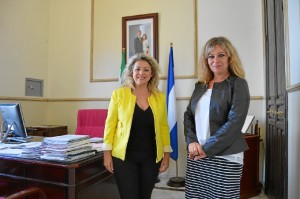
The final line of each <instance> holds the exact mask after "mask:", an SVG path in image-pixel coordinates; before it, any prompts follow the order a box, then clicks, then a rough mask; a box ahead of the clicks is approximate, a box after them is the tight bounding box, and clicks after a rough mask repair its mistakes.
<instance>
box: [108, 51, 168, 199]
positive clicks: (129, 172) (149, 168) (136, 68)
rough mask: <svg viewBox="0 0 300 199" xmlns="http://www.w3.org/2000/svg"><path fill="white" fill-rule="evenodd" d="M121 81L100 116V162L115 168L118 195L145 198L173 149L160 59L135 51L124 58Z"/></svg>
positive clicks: (149, 196)
mask: <svg viewBox="0 0 300 199" xmlns="http://www.w3.org/2000/svg"><path fill="white" fill-rule="evenodd" d="M122 82H123V84H122V87H121V88H118V89H116V90H114V91H113V93H112V96H111V100H110V104H109V109H108V115H107V119H106V122H105V130H104V143H103V150H104V166H105V167H106V169H107V170H108V171H110V172H111V173H114V175H115V179H116V182H117V186H118V190H119V193H120V196H121V198H122V199H126V198H128V199H150V198H151V194H152V190H153V188H154V185H155V181H156V179H157V176H158V174H159V172H164V171H166V170H167V168H168V167H169V157H170V152H172V148H171V146H170V132H169V126H168V119H167V108H166V95H165V94H164V93H162V92H161V91H159V89H158V82H159V65H158V63H157V62H156V60H155V59H154V58H152V57H151V56H149V55H146V54H143V53H142V54H137V55H135V56H133V57H132V58H131V59H130V60H129V61H128V64H127V66H126V68H125V70H124V73H123V75H122Z"/></svg>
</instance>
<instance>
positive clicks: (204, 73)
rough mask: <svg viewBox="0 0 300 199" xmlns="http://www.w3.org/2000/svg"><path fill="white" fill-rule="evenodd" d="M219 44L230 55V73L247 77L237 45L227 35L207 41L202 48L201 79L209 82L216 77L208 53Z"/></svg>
mask: <svg viewBox="0 0 300 199" xmlns="http://www.w3.org/2000/svg"><path fill="white" fill-rule="evenodd" d="M217 45H219V46H220V47H221V48H222V49H223V50H224V51H225V52H226V54H227V55H228V65H229V66H228V70H229V73H230V74H234V75H236V76H238V77H240V78H245V71H244V69H243V66H242V62H241V60H240V57H239V55H238V53H237V51H236V49H235V47H234V46H233V45H232V44H231V42H230V41H229V40H228V39H227V38H226V37H213V38H211V39H210V40H208V41H207V42H206V44H205V45H204V47H203V49H202V53H201V58H200V67H199V74H198V79H199V81H201V82H204V83H206V84H207V83H209V82H210V81H211V80H212V79H213V78H214V73H213V72H212V71H211V69H210V68H209V65H208V55H209V53H210V52H211V51H213V50H214V48H215V47H216V46H217Z"/></svg>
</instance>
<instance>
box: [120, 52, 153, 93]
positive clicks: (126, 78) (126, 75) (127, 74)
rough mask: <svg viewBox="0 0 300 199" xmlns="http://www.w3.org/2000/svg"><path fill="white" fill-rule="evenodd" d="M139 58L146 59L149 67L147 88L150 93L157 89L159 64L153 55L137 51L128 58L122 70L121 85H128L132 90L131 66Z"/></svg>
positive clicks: (133, 86) (133, 87)
mask: <svg viewBox="0 0 300 199" xmlns="http://www.w3.org/2000/svg"><path fill="white" fill-rule="evenodd" d="M141 60H143V61H146V62H147V63H148V64H149V65H150V67H151V73H152V77H151V79H150V80H149V82H148V89H149V91H150V93H154V92H157V91H159V89H158V83H159V64H158V63H157V61H156V60H155V59H154V58H153V57H151V56H150V55H147V54H145V53H138V54H136V55H134V56H132V57H131V58H130V59H129V60H128V63H127V64H126V67H125V69H124V72H123V73H122V86H123V87H130V88H131V89H133V90H134V89H135V82H134V79H133V66H134V64H135V63H136V62H137V61H141Z"/></svg>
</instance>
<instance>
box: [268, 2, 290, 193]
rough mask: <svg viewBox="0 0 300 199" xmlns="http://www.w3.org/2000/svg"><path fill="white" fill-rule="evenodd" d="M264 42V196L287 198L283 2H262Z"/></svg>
mask: <svg viewBox="0 0 300 199" xmlns="http://www.w3.org/2000/svg"><path fill="white" fill-rule="evenodd" d="M264 5H265V8H264V10H265V41H266V49H265V50H266V98H267V99H266V103H267V104H266V109H267V110H266V114H267V115H266V168H265V169H266V170H265V192H266V194H267V195H268V197H269V198H271V199H273V198H274V199H285V198H287V182H288V181H287V179H288V176H287V168H288V167H287V166H288V165H287V163H288V161H287V138H288V135H287V118H286V117H287V112H286V110H287V104H286V102H287V99H286V98H287V94H286V85H285V51H284V47H285V45H284V17H283V16H284V15H283V0H264Z"/></svg>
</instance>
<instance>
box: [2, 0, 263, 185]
mask: <svg viewBox="0 0 300 199" xmlns="http://www.w3.org/2000/svg"><path fill="white" fill-rule="evenodd" d="M95 2H96V4H95V6H97V5H98V6H99V5H101V7H97V8H96V7H95V8H96V9H95V11H98V12H97V13H96V16H98V18H97V19H99V18H103V19H106V23H108V24H109V25H110V26H111V27H108V26H107V25H106V26H104V27H103V26H101V20H98V21H97V22H98V23H100V25H99V24H97V26H96V28H97V30H96V31H98V32H99V34H100V32H101V31H102V32H103V34H105V33H106V34H107V32H109V34H107V37H104V38H103V37H100V38H99V34H96V35H95V39H98V40H99V39H100V40H101V38H102V39H105V40H108V41H109V42H108V43H109V46H108V44H105V45H104V46H102V45H101V44H103V43H104V42H100V45H99V43H97V45H98V46H97V48H99V49H102V48H105V49H107V52H106V53H108V54H105V53H99V54H98V53H96V54H95V55H94V56H96V58H97V60H100V63H101V60H105V59H108V60H110V61H111V64H109V65H107V64H106V65H104V64H99V65H97V66H96V67H100V71H101V67H102V68H103V67H108V68H109V70H111V71H112V74H113V75H115V77H117V76H118V74H119V67H120V63H121V48H122V46H121V17H122V16H131V15H136V14H146V13H152V12H158V13H159V62H160V65H161V71H162V75H165V74H166V71H167V66H168V54H169V47H170V46H169V43H170V42H171V41H172V42H173V43H174V62H175V75H176V76H177V77H178V76H183V75H193V73H194V69H195V62H197V61H198V56H199V53H200V50H201V48H202V45H203V44H204V43H205V42H206V40H207V39H209V38H210V37H213V36H220V35H224V36H226V37H228V38H229V39H230V40H231V41H232V43H233V44H234V45H235V46H236V48H237V50H238V51H239V53H240V56H241V59H242V62H243V63H244V68H245V70H246V78H247V80H248V83H249V87H250V94H251V96H252V100H251V104H250V110H249V114H252V115H255V116H256V118H257V119H258V120H259V121H260V124H261V127H262V131H261V133H262V136H263V137H264V134H265V130H264V129H265V127H264V123H265V118H264V115H265V112H264V111H265V101H264V99H262V98H263V97H264V95H265V91H264V90H265V86H264V85H265V84H264V61H263V59H264V58H263V30H262V28H263V25H262V3H261V0H252V1H249V0H226V1H219V0H210V1H204V0H197V1H196V2H197V6H196V13H194V4H193V1H192V0H189V1H182V0H164V1H159V0H155V1H145V2H144V3H143V4H140V3H137V2H140V1H138V0H134V1H133V0H131V1H126V0H115V1H109V0H101V1H100V0H95ZM125 2H126V3H125ZM117 3H119V5H122V6H121V7H122V8H125V7H126V6H127V7H126V9H119V7H118V6H115V5H116V4H117ZM132 4H134V6H132ZM138 5H140V6H138ZM101 8H111V9H109V11H110V12H109V14H110V16H107V15H105V13H107V12H105V9H104V10H102V11H101ZM24 10H25V11H26V10H27V12H25V11H24ZM24 12H25V13H24ZM99 12H100V13H99ZM102 12H103V15H102V14H101V13H102ZM32 13H34V14H32ZM196 14H197V15H196ZM32 15H34V16H32ZM116 16H117V17H116ZM195 16H197V17H196V18H195ZM33 17H35V19H33ZM16 19H19V20H16ZM21 19H22V20H21ZM25 19H27V20H25ZM37 19H38V21H37V22H36V20H37ZM195 19H196V20H195ZM24 20H25V24H26V25H24V24H23V23H24ZM32 21H33V22H32ZM12 26H13V27H12ZM90 26H91V1H82V0H59V1H57V0H44V1H40V0H35V1H34V0H23V1H18V0H10V1H7V0H0V34H1V35H0V51H1V53H0V56H1V59H0V69H1V71H7V72H8V74H11V73H12V72H16V71H17V73H15V74H16V75H15V76H10V75H9V76H5V77H3V78H0V88H1V93H0V96H17V97H23V96H24V79H25V77H27V76H29V77H33V78H37V79H44V80H45V81H46V84H45V97H46V100H45V101H38V103H37V102H36V101H30V100H29V101H28V102H27V101H26V103H25V102H24V103H23V104H24V108H23V109H24V115H25V117H26V122H27V121H28V124H29V125H40V124H66V125H68V127H69V132H70V133H73V132H74V131H75V127H76V114H77V110H78V108H105V107H107V106H108V103H109V97H110V95H111V92H112V91H113V89H115V88H117V87H118V82H90V81H89V79H90V39H91V37H90V35H91V32H90V31H91V28H90ZM21 27H22V28H21ZM196 27H197V29H195V28H196ZM109 30H113V31H109ZM33 33H36V34H37V35H35V34H34V35H35V36H32V37H29V38H30V39H28V37H25V36H24V34H25V35H31V34H33ZM97 36H98V37H97ZM14 38H19V42H16V41H15V39H14ZM110 38H113V39H110ZM8 41H9V42H10V43H12V44H14V45H10V43H7V42H8ZM4 44H5V45H4ZM21 44H22V45H21ZM3 46H5V47H3ZM23 46H27V47H23ZM16 51H21V53H18V54H16V53H15V52H16ZM102 51H103V50H102ZM102 51H101V50H100V51H99V52H102ZM195 53H196V57H195ZM19 54H22V55H23V56H22V57H20V56H19ZM2 58H3V59H2ZM108 63H109V62H108ZM97 75H98V74H97ZM101 75H102V74H101ZM101 75H100V76H101ZM2 76H3V75H2ZM104 77H105V74H104ZM7 82H9V85H10V87H9V88H8V87H6V86H4V85H8V84H6V83H7ZM195 82H196V79H194V78H183V79H179V78H177V79H176V82H175V91H176V96H177V98H178V100H177V102H176V103H177V108H178V110H177V121H178V132H179V135H178V139H179V140H178V142H179V151H180V153H179V159H178V166H179V169H178V172H179V175H180V176H184V175H185V166H186V145H185V140H184V135H183V124H182V122H183V113H184V111H185V109H186V106H187V104H188V100H187V99H188V98H189V97H190V95H191V93H192V91H193V88H194V84H195ZM165 85H166V80H162V81H161V84H160V88H161V89H162V90H165V89H166V86H165ZM256 97H257V98H256ZM99 98H104V100H99ZM4 99H6V100H7V98H5V97H4ZM105 99H106V100H105ZM0 100H1V98H0ZM23 104H22V105H23ZM35 104H39V105H35ZM32 113H34V116H33V114H32ZM37 115H39V116H41V117H37ZM262 155H263V152H262ZM261 164H262V163H261ZM261 167H262V166H261ZM262 173H263V171H262V170H261V176H262ZM167 174H168V175H171V176H174V175H175V174H176V170H175V162H174V161H171V165H170V169H169V170H168V171H167ZM261 181H262V177H261Z"/></svg>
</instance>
